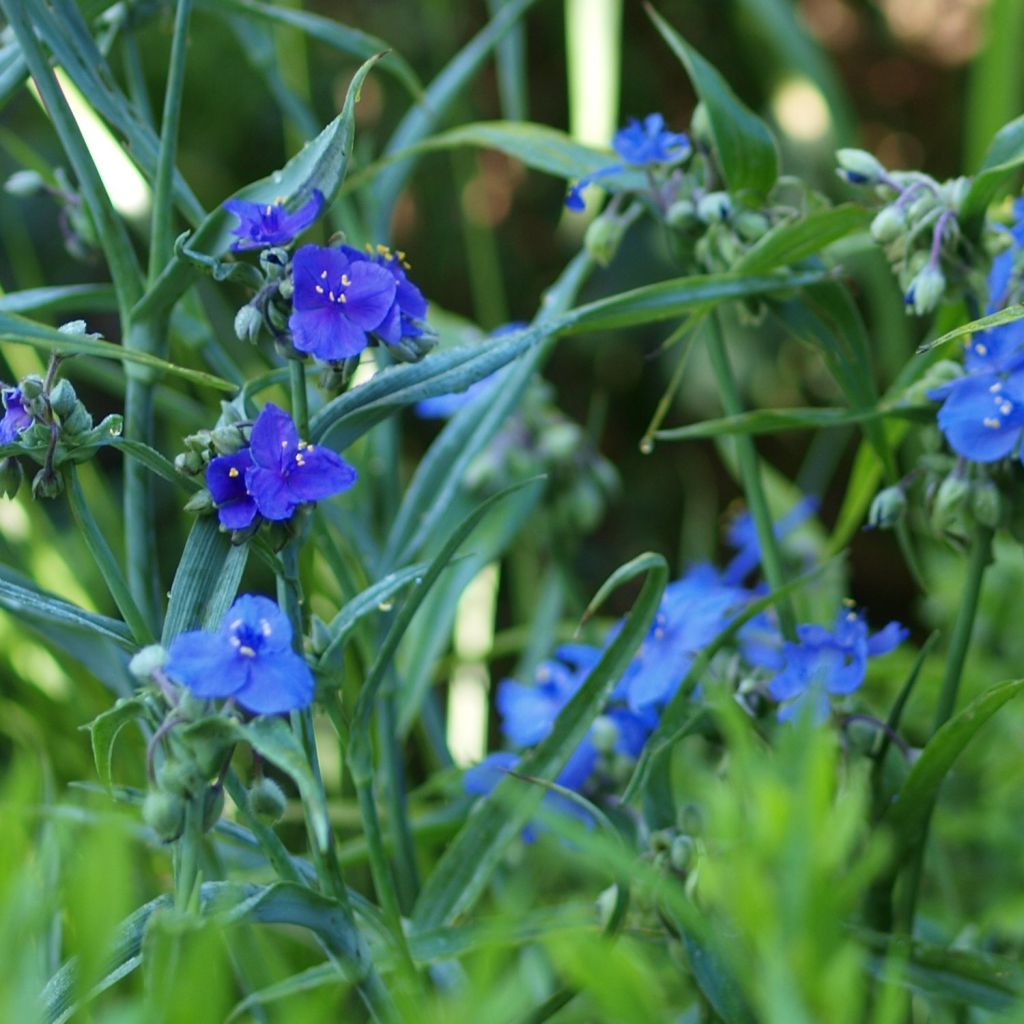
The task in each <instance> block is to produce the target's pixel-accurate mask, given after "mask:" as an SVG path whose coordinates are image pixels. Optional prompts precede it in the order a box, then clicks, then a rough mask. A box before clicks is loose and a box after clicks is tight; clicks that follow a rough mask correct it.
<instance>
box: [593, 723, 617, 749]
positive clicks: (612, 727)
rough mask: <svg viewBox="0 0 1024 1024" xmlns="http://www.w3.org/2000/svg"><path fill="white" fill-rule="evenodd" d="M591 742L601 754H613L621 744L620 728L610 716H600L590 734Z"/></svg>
mask: <svg viewBox="0 0 1024 1024" xmlns="http://www.w3.org/2000/svg"><path fill="white" fill-rule="evenodd" d="M590 739H591V742H592V743H593V744H594V748H595V749H596V750H597V752H598V753H599V754H613V753H615V747H616V745H617V744H618V742H619V727H618V725H616V723H615V719H613V718H609V717H608V715H598V716H597V718H595V719H594V725H593V727H592V729H591V733H590Z"/></svg>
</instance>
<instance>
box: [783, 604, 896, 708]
mask: <svg viewBox="0 0 1024 1024" xmlns="http://www.w3.org/2000/svg"><path fill="white" fill-rule="evenodd" d="M797 636H798V638H799V639H798V642H797V643H791V642H786V643H785V644H784V645H783V649H782V662H783V667H782V670H781V671H780V672H779V674H778V675H777V676H775V678H774V679H773V680H772V681H771V682H770V683H769V685H768V693H769V695H770V696H771V697H772V699H773V700H777V701H779V702H780V704H781V705H782V706H781V707H780V708H779V718H780V720H782V721H787V720H789V719H792V718H794V717H795V716H796V715H797V714H799V712H800V709H801V707H802V706H803V701H804V700H806V699H807V698H808V696H810V695H812V694H813V695H814V699H816V700H817V702H818V706H817V709H816V712H817V717H818V718H819V719H824V718H825V717H826V716H827V715H828V708H829V702H828V698H829V695H833V696H843V695H845V694H849V693H853V692H854V691H855V690H857V689H859V688H860V687H861V685H863V683H864V677H865V675H866V674H867V666H868V659H869V658H874V657H878V656H879V655H882V654H888V653H889V652H890V651H892V650H894V649H895V648H896V647H898V646H899V645H900V644H901V643H903V641H904V640H906V638H907V637H908V636H909V631H908V630H907V629H905V628H904V627H903V626H901V625H900V624H899V623H898V622H890V623H889V624H888V625H887V626H885V627H884V628H882V629H880V630H879V631H878V632H877V633H875V634H873V635H869V633H868V625H867V621H866V619H865V617H864V613H863V612H858V611H856V610H854V609H853V608H852V607H847V608H841V609H840V610H839V613H838V614H837V616H836V621H835V625H834V627H833V628H832V629H827V628H826V627H825V626H818V625H803V626H798V627H797Z"/></svg>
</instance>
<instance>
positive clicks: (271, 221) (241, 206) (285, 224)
mask: <svg viewBox="0 0 1024 1024" xmlns="http://www.w3.org/2000/svg"><path fill="white" fill-rule="evenodd" d="M323 208H324V194H323V193H322V192H321V191H320V190H319V189H313V194H312V196H311V197H310V198H309V200H308V201H307V202H306V203H305V204H303V205H302V206H300V207H299V209H297V210H295V211H294V212H293V213H289V212H288V210H287V208H286V207H285V205H284V202H283V200H281V199H278V200H276V201H275V202H273V203H252V202H249V201H248V200H247V199H229V200H228V201H227V202H226V203H225V204H224V209H225V210H227V211H228V212H229V213H233V214H234V215H235V216H236V217H237V218H238V224H236V225H235V227H233V228H232V229H231V233H232V234H233V235H235V236H236V237H237V238H238V241H237V242H233V243H232V244H231V248H232V249H233V250H234V251H235V252H242V251H244V250H246V249H262V248H265V247H266V246H271V245H288V244H289V243H290V242H291V241H292V240H293V239H294V238H295V237H296V236H298V235H301V234H302V232H303V231H305V230H306V228H308V227H309V226H310V224H312V223H313V221H315V220H316V219H317V217H319V216H320V211H321V210H322V209H323Z"/></svg>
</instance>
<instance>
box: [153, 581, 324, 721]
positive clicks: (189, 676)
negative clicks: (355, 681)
mask: <svg viewBox="0 0 1024 1024" xmlns="http://www.w3.org/2000/svg"><path fill="white" fill-rule="evenodd" d="M165 671H166V672H167V675H168V676H169V677H170V678H171V679H173V680H175V682H178V683H182V684H183V685H185V686H187V687H188V688H189V689H190V690H191V691H192V692H193V693H194V694H195V695H196V696H197V697H203V698H212V697H230V698H232V699H233V700H235V701H237V703H238V704H239V705H241V707H243V708H245V709H246V711H251V712H252V713H253V714H257V715H277V714H281V713H282V712H285V711H294V710H296V709H297V708H304V707H308V706H309V704H310V703H311V702H312V700H313V691H314V688H315V687H314V682H313V673H312V672H311V671H310V668H309V665H307V664H306V661H305V659H304V658H302V657H301V656H300V655H299V654H297V653H296V652H295V651H294V650H293V649H292V627H291V623H290V622H289V621H288V617H287V616H286V615H285V614H284V612H282V611H281V609H280V608H279V607H278V606H277V605H276V604H275V603H274V602H273V601H271V600H270V599H269V598H267V597H259V596H257V595H253V594H243V595H242V596H241V597H240V598H238V600H237V601H235V603H234V604H233V605H232V606H231V608H230V609H229V610H228V613H227V614H226V615H225V616H224V621H223V622H222V623H221V626H220V629H219V630H217V632H208V631H206V630H195V631H193V632H191V633H181V634H180V635H179V636H177V637H176V638H175V639H174V640H173V641H172V643H171V646H170V649H169V650H168V657H167V665H166V668H165Z"/></svg>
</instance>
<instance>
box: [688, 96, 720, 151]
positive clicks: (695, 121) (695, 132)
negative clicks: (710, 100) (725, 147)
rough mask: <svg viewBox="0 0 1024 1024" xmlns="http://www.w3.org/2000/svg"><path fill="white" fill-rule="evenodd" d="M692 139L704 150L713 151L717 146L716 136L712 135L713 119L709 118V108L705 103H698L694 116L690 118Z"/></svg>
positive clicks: (694, 109)
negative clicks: (715, 145)
mask: <svg viewBox="0 0 1024 1024" xmlns="http://www.w3.org/2000/svg"><path fill="white" fill-rule="evenodd" d="M690 138H691V139H693V141H694V143H695V144H696V145H698V146H702V147H703V148H704V149H711V148H712V147H713V146H714V144H715V140H714V136H713V135H712V134H711V118H710V117H708V108H707V107H706V106H704V104H703V103H698V104H697V106H696V107H694V108H693V115H692V116H691V117H690Z"/></svg>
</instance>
